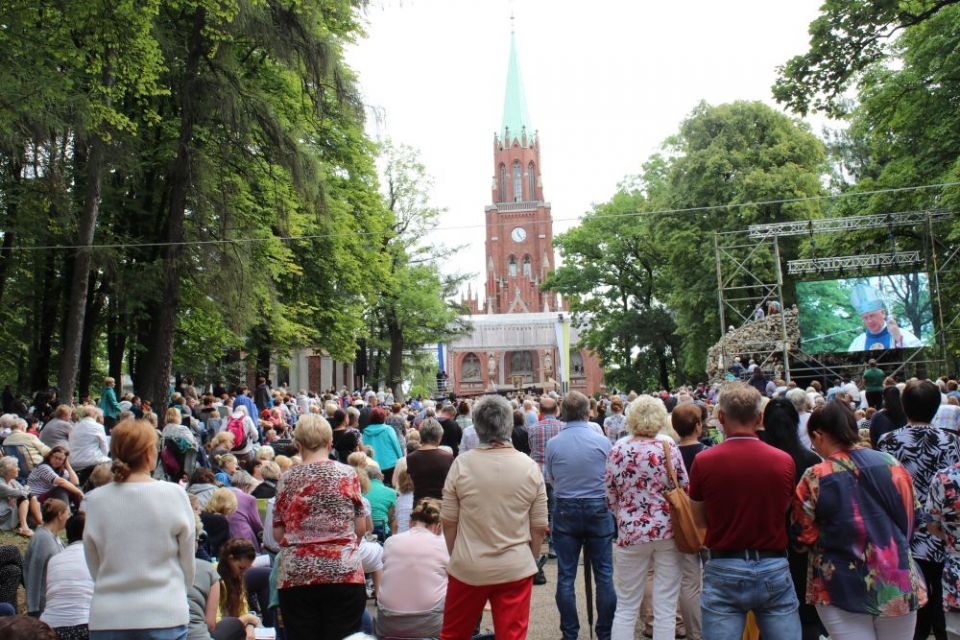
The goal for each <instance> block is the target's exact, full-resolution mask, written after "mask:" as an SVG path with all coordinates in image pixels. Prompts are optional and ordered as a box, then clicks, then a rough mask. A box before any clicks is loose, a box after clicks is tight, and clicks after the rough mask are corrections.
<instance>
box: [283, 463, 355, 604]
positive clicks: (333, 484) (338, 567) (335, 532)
mask: <svg viewBox="0 0 960 640" xmlns="http://www.w3.org/2000/svg"><path fill="white" fill-rule="evenodd" d="M362 514H363V499H362V497H361V495H360V479H359V478H358V477H357V474H356V472H355V471H354V470H353V469H352V468H351V467H348V466H346V465H343V464H340V463H339V462H335V461H333V460H325V461H323V462H314V463H311V464H304V465H300V466H299V467H294V468H292V469H290V471H288V472H287V473H286V474H284V475H283V477H282V478H280V483H279V484H278V485H277V497H276V504H275V506H274V509H273V524H274V526H283V527H284V534H283V539H282V540H280V547H281V549H280V555H279V556H278V558H277V563H278V577H277V587H278V588H279V589H287V588H290V587H302V586H309V585H316V584H363V569H362V567H361V565H360V555H359V552H358V549H359V547H358V543H357V536H356V530H355V528H354V519H355V518H357V517H358V516H360V515H362Z"/></svg>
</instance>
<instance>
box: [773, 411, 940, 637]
mask: <svg viewBox="0 0 960 640" xmlns="http://www.w3.org/2000/svg"><path fill="white" fill-rule="evenodd" d="M807 431H808V432H809V434H810V442H811V443H812V444H813V446H814V448H815V449H816V450H817V452H818V453H819V454H820V455H821V456H823V462H821V463H819V464H817V465H814V466H812V467H810V468H809V469H808V470H807V471H806V472H805V473H804V474H803V478H802V479H801V480H800V484H799V485H798V486H797V493H796V496H795V498H794V503H793V511H792V514H791V521H792V523H793V527H792V529H793V534H794V537H795V540H796V542H797V543H798V544H799V545H800V546H802V547H808V548H809V549H810V571H809V576H808V580H807V602H808V603H809V604H813V605H816V607H817V612H818V613H819V614H820V620H821V621H822V622H823V624H824V626H825V627H826V628H827V631H828V632H829V634H830V638H831V639H834V640H839V639H843V638H850V639H856V640H872V639H877V640H885V639H890V640H893V639H898V640H899V639H901V638H912V637H913V630H914V626H915V624H916V617H917V613H916V612H917V608H918V607H919V606H920V604H921V599H925V598H926V594H925V593H924V592H922V591H923V590H922V587H920V586H919V584H920V580H919V577H920V576H919V573H918V572H916V571H915V570H914V568H913V567H914V565H913V558H912V555H911V552H910V536H911V535H912V533H913V526H914V519H915V514H916V511H915V510H916V506H917V504H916V501H915V498H914V494H913V482H912V480H911V479H910V474H909V473H907V471H906V469H904V468H903V467H902V466H900V463H898V462H897V461H896V459H895V458H894V457H893V456H891V455H889V454H886V453H882V452H880V451H874V450H872V449H864V448H861V447H859V446H857V442H858V440H859V437H858V434H857V420H856V417H855V416H854V414H853V412H852V411H850V409H849V408H848V407H846V406H845V405H843V404H842V403H840V402H837V401H832V402H829V403H827V404H826V405H824V406H823V407H821V408H818V409H816V410H815V411H814V412H813V414H812V415H811V416H810V420H809V422H808V423H807Z"/></svg>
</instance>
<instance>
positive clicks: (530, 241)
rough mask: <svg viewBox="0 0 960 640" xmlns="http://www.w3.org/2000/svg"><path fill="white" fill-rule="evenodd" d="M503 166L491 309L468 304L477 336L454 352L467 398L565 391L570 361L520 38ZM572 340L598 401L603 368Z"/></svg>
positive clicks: (451, 360)
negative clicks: (561, 328) (549, 287)
mask: <svg viewBox="0 0 960 640" xmlns="http://www.w3.org/2000/svg"><path fill="white" fill-rule="evenodd" d="M493 161H494V162H493V181H492V186H491V202H492V204H490V205H487V207H486V208H485V211H484V214H485V220H486V244H485V246H486V262H485V265H484V272H485V276H486V280H485V286H484V291H483V296H484V297H483V301H482V302H481V300H480V298H479V293H475V292H473V291H468V293H467V297H466V298H465V300H464V302H465V304H466V305H467V306H468V307H469V308H470V311H471V315H470V316H469V317H468V318H466V320H467V321H468V322H469V323H470V324H471V325H472V327H473V330H472V332H471V333H470V334H469V335H465V336H462V337H461V338H459V339H458V340H456V341H454V342H452V343H450V344H449V345H448V350H447V362H446V363H445V364H446V371H447V374H448V376H449V382H448V386H449V387H451V388H452V390H453V391H454V392H455V393H456V394H457V395H466V396H469V395H478V394H482V393H491V392H504V391H510V390H516V389H528V390H529V389H536V390H540V391H551V390H556V391H559V390H560V389H561V386H560V381H561V380H562V374H561V373H560V371H561V370H562V369H561V367H562V362H563V358H561V357H560V352H559V349H560V342H561V341H560V339H559V338H558V335H559V332H558V331H557V325H558V324H559V323H560V322H566V323H569V321H570V314H569V312H568V311H567V308H566V304H565V302H564V301H563V300H561V299H560V298H559V297H558V296H557V295H555V294H553V293H551V292H549V291H544V290H541V288H540V286H541V284H542V283H543V281H544V279H545V278H546V276H547V274H549V273H550V272H551V271H552V270H553V269H554V267H555V266H556V262H555V254H554V249H553V217H552V215H551V211H550V203H549V202H547V201H546V198H545V197H544V191H543V180H542V175H543V174H542V168H541V158H540V138H539V135H538V134H537V132H536V130H535V129H534V128H533V126H532V122H531V119H530V115H529V113H528V111H527V104H526V99H525V96H524V91H523V82H522V79H521V76H520V65H519V60H518V56H517V48H516V39H515V36H514V34H513V33H511V35H510V58H509V63H508V67H507V89H506V96H505V98H504V109H503V122H502V125H501V127H500V129H499V130H498V131H497V133H496V134H494V139H493ZM569 335H570V339H569V344H570V345H571V347H570V351H569V354H568V356H567V357H568V358H569V371H570V375H569V379H568V380H567V381H566V382H567V388H569V389H575V390H578V391H582V392H584V393H586V394H588V395H590V394H593V393H595V392H598V391H600V390H601V389H602V387H603V370H602V369H601V368H600V363H599V361H598V360H597V359H596V357H594V356H593V355H591V354H590V353H589V352H588V351H587V350H584V349H580V348H579V347H577V342H578V333H577V330H576V328H575V327H570V329H569Z"/></svg>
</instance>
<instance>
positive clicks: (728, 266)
mask: <svg viewBox="0 0 960 640" xmlns="http://www.w3.org/2000/svg"><path fill="white" fill-rule="evenodd" d="M956 215H957V214H956V212H952V211H951V212H947V211H941V210H927V211H901V212H896V213H884V214H872V215H866V216H851V217H846V218H825V219H816V220H799V221H791V222H782V223H774V224H758V225H751V226H750V227H748V228H747V229H744V230H740V231H732V232H718V233H715V234H714V254H715V256H714V257H715V261H716V272H717V273H716V275H717V299H718V305H719V312H720V324H721V334H722V335H726V333H727V332H728V331H730V330H731V329H738V328H741V327H744V326H746V325H748V324H750V323H753V322H755V321H756V320H755V318H754V313H755V312H756V310H757V308H760V309H767V308H768V307H770V303H776V304H775V305H773V307H774V308H778V309H779V310H780V311H781V313H780V322H779V323H778V324H779V336H777V339H775V340H771V339H766V338H765V339H763V340H751V341H750V342H749V344H747V343H741V344H740V347H741V348H745V349H747V351H746V352H743V353H741V352H738V353H736V354H734V353H726V352H725V349H726V348H727V347H726V343H725V341H721V345H723V346H722V347H721V352H720V354H719V361H718V365H719V366H718V369H719V370H720V372H721V373H720V375H722V372H723V371H724V370H725V369H726V368H727V367H729V366H730V364H731V361H732V359H733V356H735V355H750V356H751V357H753V358H754V359H755V360H756V362H757V363H758V364H759V365H760V366H761V367H763V368H765V369H774V368H779V366H782V367H783V375H784V378H785V380H786V381H787V382H789V381H790V379H791V377H792V376H803V377H821V376H824V375H827V374H828V373H829V374H830V375H831V376H839V375H840V372H842V371H843V370H854V369H856V370H860V369H862V368H863V362H862V358H858V359H855V360H856V361H855V362H854V360H851V359H849V358H848V359H847V360H848V362H842V360H843V359H842V358H833V359H831V358H826V357H824V355H825V354H824V355H820V354H810V353H806V352H804V351H803V349H802V345H795V344H793V345H792V344H791V342H790V337H789V335H788V332H787V319H786V311H787V310H786V309H785V307H784V297H783V294H784V291H783V289H784V277H783V267H782V264H783V262H782V260H781V254H780V251H781V247H780V244H781V243H780V239H781V238H786V237H794V236H800V235H807V236H811V237H813V236H816V235H822V234H830V233H844V232H854V231H862V230H865V229H882V228H887V229H890V230H891V233H890V237H891V250H890V252H889V253H873V254H861V255H855V256H835V257H825V258H819V257H818V258H811V259H802V260H790V261H789V262H787V269H788V272H789V274H790V275H803V274H810V273H822V272H834V271H839V272H840V273H841V275H842V273H843V272H844V271H847V272H849V273H863V272H864V270H865V269H877V270H889V269H890V268H891V267H892V268H894V269H896V268H913V269H915V270H919V269H923V270H924V271H926V272H927V273H928V274H929V277H930V281H929V282H930V297H931V304H932V308H933V313H934V320H935V329H936V332H935V335H934V343H933V344H931V345H930V346H928V347H922V348H918V349H911V350H904V349H899V350H890V353H889V354H887V355H886V357H882V358H878V359H881V360H882V361H883V364H884V366H886V367H895V370H894V371H893V373H892V374H891V375H898V374H899V372H900V371H902V370H903V369H904V368H905V367H907V366H908V365H911V364H912V365H916V366H919V365H920V364H921V363H922V364H924V365H934V364H937V365H941V366H942V365H943V364H945V363H946V362H947V358H948V354H947V341H946V336H947V335H948V333H949V332H960V314H957V315H955V316H954V317H953V318H945V317H944V311H943V304H942V301H941V285H942V283H941V280H943V279H945V278H949V279H950V281H951V285H960V281H958V275H960V269H958V268H957V264H956V262H960V260H958V257H960V243H957V242H956V241H951V240H950V239H949V234H948V233H947V232H946V229H939V230H938V229H937V227H938V226H939V225H940V223H943V222H945V221H948V220H951V219H954V218H955V216H956ZM894 227H913V230H912V232H911V233H910V234H909V235H910V237H912V238H914V239H915V240H919V241H920V242H921V243H922V246H923V248H922V250H911V251H897V250H896V246H895V244H896V243H895V239H894V235H893V232H892V229H893V228H894ZM938 231H939V232H938ZM767 322H768V323H769V322H770V320H769V319H768V320H767ZM769 331H770V329H769V328H767V335H768V336H769ZM893 352H896V353H893ZM885 353H886V352H885ZM882 355H884V354H878V356H882ZM824 360H836V362H830V363H829V364H828V363H825V362H823V361H824ZM793 363H795V366H791V365H792V364H793Z"/></svg>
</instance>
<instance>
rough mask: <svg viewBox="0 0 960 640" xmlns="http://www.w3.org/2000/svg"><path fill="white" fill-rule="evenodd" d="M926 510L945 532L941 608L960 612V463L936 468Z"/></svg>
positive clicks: (931, 519)
mask: <svg viewBox="0 0 960 640" xmlns="http://www.w3.org/2000/svg"><path fill="white" fill-rule="evenodd" d="M926 509H927V513H929V514H930V521H931V524H935V525H937V526H938V527H940V529H941V530H942V531H943V532H944V533H945V534H946V536H947V541H946V544H945V546H946V561H945V562H944V564H943V610H944V611H949V612H954V613H956V612H960V464H955V465H953V466H952V467H948V468H946V469H943V470H941V471H940V472H938V473H937V474H936V475H935V476H934V478H933V482H931V483H930V492H929V494H928V495H927V504H926Z"/></svg>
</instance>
